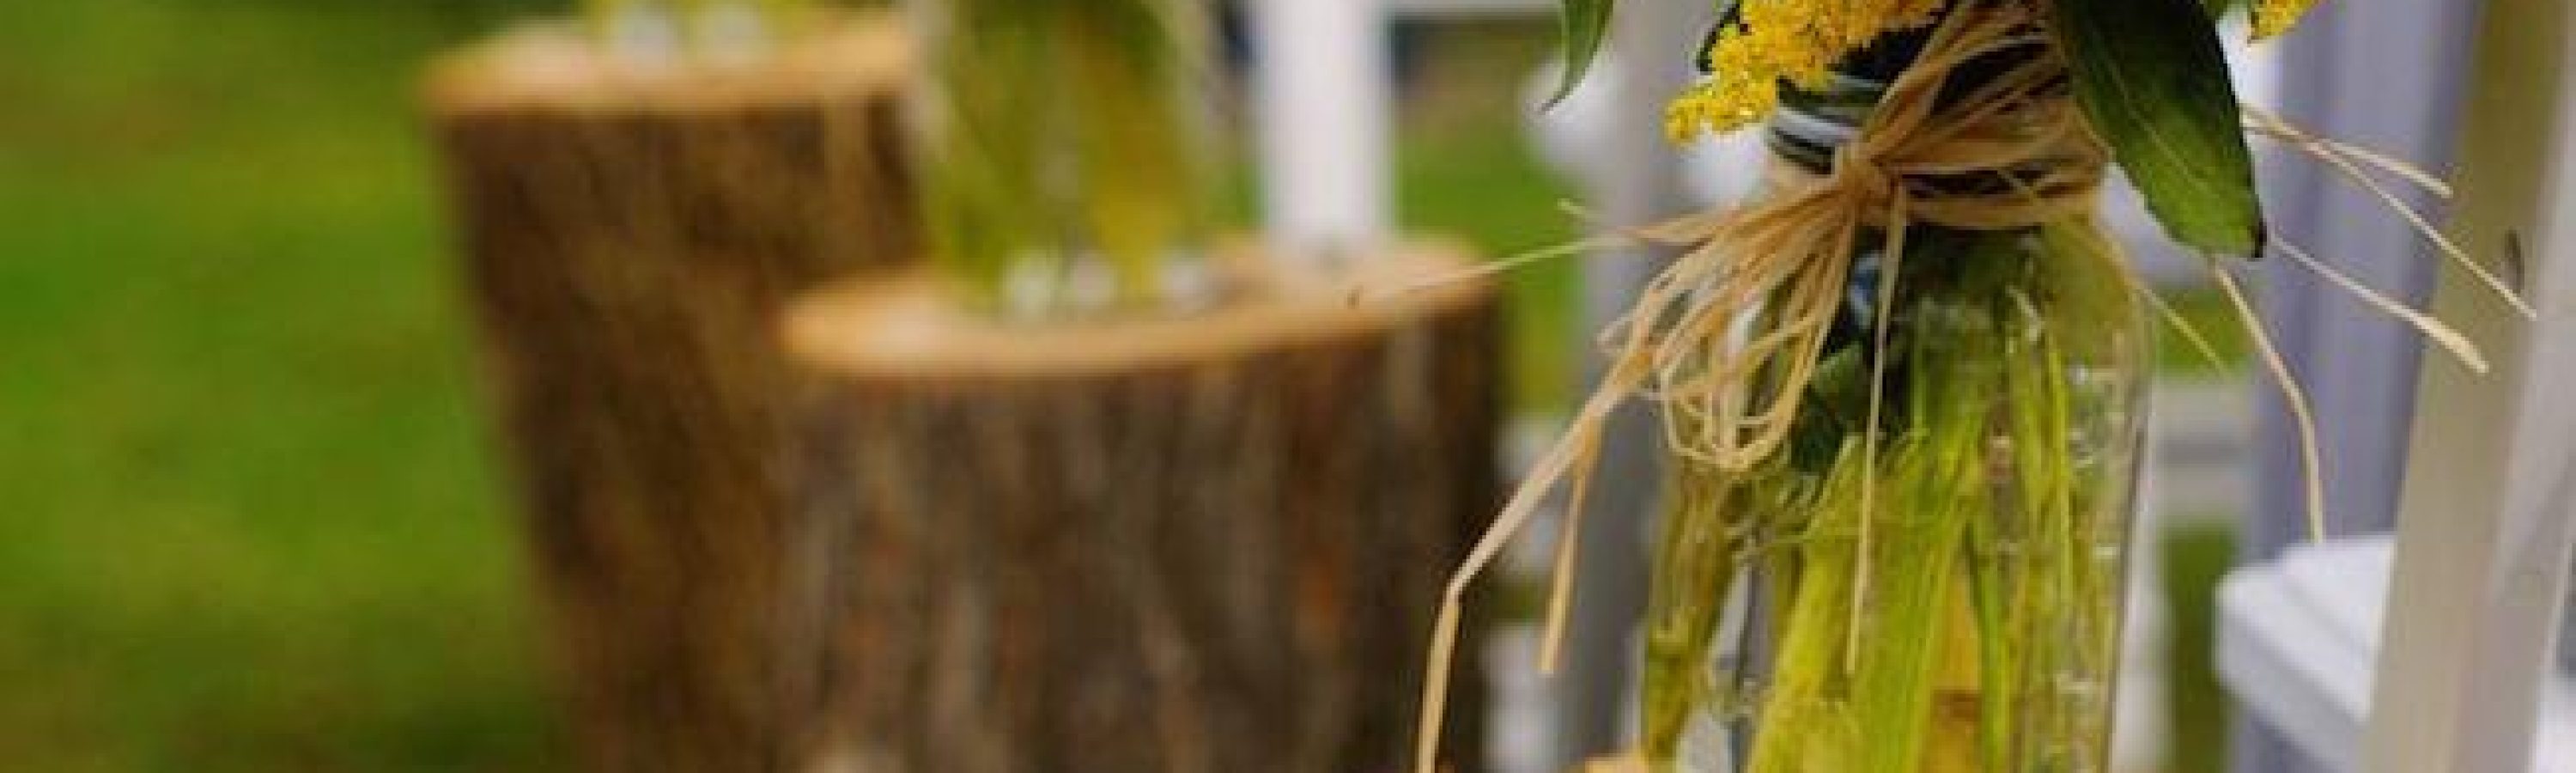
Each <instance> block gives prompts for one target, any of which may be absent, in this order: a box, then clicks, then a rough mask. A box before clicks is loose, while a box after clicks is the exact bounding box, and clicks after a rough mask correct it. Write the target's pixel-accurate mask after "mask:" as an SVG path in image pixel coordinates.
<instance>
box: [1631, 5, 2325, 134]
mask: <svg viewBox="0 0 2576 773" xmlns="http://www.w3.org/2000/svg"><path fill="white" fill-rule="evenodd" d="M2274 1H2276V2H2278V1H2281V0H2274ZM2289 1H2292V2H2296V1H2300V0H2289ZM2308 1H2313V0H2308ZM1947 2H1948V0H1743V4H1742V5H1741V6H1739V8H1738V11H1739V13H1740V14H1741V16H1740V18H1738V19H1737V20H1736V21H1735V22H1734V23H1733V24H1731V25H1729V26H1728V27H1727V28H1725V29H1723V30H1720V31H1719V32H1718V37H1717V40H1716V41H1715V42H1713V43H1712V44H1711V49H1710V51H1709V52H1708V53H1709V70H1710V74H1709V76H1708V78H1706V79H1705V80H1702V81H1701V82H1700V83H1699V84H1697V85H1695V86H1692V87H1691V88H1690V90H1688V91H1685V92H1683V93H1682V94H1681V96H1679V97H1676V98H1675V99H1674V100H1673V103H1672V106H1671V108H1670V109H1668V110H1667V111H1666V112H1665V117H1664V130H1665V133H1666V134H1668V135H1670V136H1671V137H1672V138H1673V141H1675V142H1685V141H1688V140H1690V139H1693V138H1695V137H1697V136H1699V135H1700V134H1702V133H1722V132H1728V131H1733V130H1736V129H1740V128H1743V127H1745V126H1747V125H1750V124H1752V123H1753V122H1755V121H1759V120H1762V118H1763V116H1766V115H1769V114H1770V113H1771V111H1772V110H1773V109H1774V108H1777V107H1778V106H1779V104H1780V94H1779V84H1780V82H1781V81H1788V82H1789V83H1791V84H1795V85H1797V86H1798V87H1800V88H1817V87H1821V86H1823V85H1824V84H1825V82H1826V80H1827V79H1828V78H1829V77H1830V76H1831V75H1832V74H1833V66H1834V63H1836V62H1839V61H1841V60H1842V59H1843V57H1845V56H1849V55H1850V54H1851V53H1852V52H1853V51H1857V50H1860V49H1861V48H1862V47H1865V46H1868V45H1869V44H1870V43H1871V42H1872V41H1875V40H1877V39H1878V38H1879V36H1881V35H1884V34H1887V33H1888V32H1890V31H1893V30H1901V29H1908V28H1912V27H1917V26H1921V25H1923V24H1924V23H1926V22H1929V21H1930V20H1931V19H1932V17H1933V15H1934V14H1936V13H1938V12H1939V11H1940V10H1941V8H1942V6H1943V5H1944V4H1946V3H1947Z"/></svg>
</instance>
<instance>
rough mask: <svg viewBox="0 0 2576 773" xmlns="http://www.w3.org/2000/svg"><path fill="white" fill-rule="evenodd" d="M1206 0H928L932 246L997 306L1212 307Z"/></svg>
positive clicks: (1053, 315) (919, 137)
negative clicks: (1207, 280)
mask: <svg viewBox="0 0 2576 773" xmlns="http://www.w3.org/2000/svg"><path fill="white" fill-rule="evenodd" d="M1206 7H1207V3H1205V2H1200V1H1198V0H1078V1H1074V0H911V3H910V5H909V7H908V10H909V11H910V12H911V14H912V17H913V18H914V20H915V25H916V31H917V33H918V34H917V35H916V37H917V39H918V40H919V41H920V45H921V46H922V53H923V56H922V57H921V59H920V61H921V67H922V68H923V75H924V76H925V82H924V88H921V89H919V90H918V96H917V101H916V102H915V103H914V110H913V114H914V117H913V120H914V122H915V129H916V137H915V142H914V147H915V148H916V151H915V152H916V153H917V154H918V161H919V163H918V164H916V167H915V168H917V169H919V170H920V175H921V179H920V184H921V185H922V188H923V190H922V193H923V201H924V207H925V210H926V211H925V212H924V213H923V215H924V219H925V220H926V222H927V223H928V224H929V227H930V242H931V244H930V248H931V250H932V253H933V258H934V259H935V260H936V262H937V263H938V264H939V265H940V266H941V267H942V268H944V269H945V270H947V271H948V273H949V275H950V276H951V277H952V278H955V279H958V280H961V283H962V284H963V285H964V286H965V287H966V288H967V289H968V290H970V291H971V292H972V293H973V294H974V295H975V300H976V301H977V302H979V303H981V304H984V305H985V306H986V307H987V310H988V311H991V312H994V313H997V314H1000V315H1002V316H1004V317H1008V318H1019V319H1064V318H1069V317H1070V318H1080V317H1086V316H1096V315H1101V314H1107V313H1117V312H1136V311H1166V312H1168V311H1172V310H1175V309H1176V308H1186V307H1188V306H1192V305H1196V304H1199V303H1203V302H1205V300H1206V299H1205V298H1204V295H1205V294H1206V293H1207V292H1208V288H1206V287H1204V286H1203V285H1204V280H1203V277H1204V276H1205V272H1204V271H1203V265H1202V260H1203V256H1204V254H1205V252H1206V250H1205V240H1206V239H1207V236H1208V221H1209V212H1208V205H1209V202H1210V201H1211V200H1212V197H1211V196H1210V195H1209V193H1210V190H1211V187H1212V186H1211V179H1212V175H1211V170H1212V168H1213V164H1212V163H1210V152H1211V148H1212V147H1213V146H1212V143H1211V141H1210V137H1211V134H1210V132H1209V129H1210V125H1209V124H1210V118H1211V114H1212V110H1211V109H1210V108H1209V105H1210V101H1209V100H1208V99H1207V98H1206V97H1207V95H1206V93H1205V90H1206V86H1207V83H1208V75H1207V69H1206V59H1207V38H1208V35H1209V33H1210V29H1209V27H1210V20H1209V19H1208V17H1207V10H1206Z"/></svg>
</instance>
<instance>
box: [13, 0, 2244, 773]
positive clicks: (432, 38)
mask: <svg viewBox="0 0 2576 773" xmlns="http://www.w3.org/2000/svg"><path fill="white" fill-rule="evenodd" d="M559 5H562V4H561V3H558V2H547V1H546V0H78V2H33V1H26V2H9V3H5V4H0V527H5V531H0V760H5V762H0V767H6V768H7V769H9V770H23V771H46V772H51V771H62V772H67V773H68V772H74V771H102V772H104V771H157V770H191V771H208V772H210V773H216V772H221V771H297V770H367V771H429V770H476V771H542V770H559V769H564V768H565V767H566V763H567V755H566V753H565V751H564V750H563V748H562V742H561V740H560V738H559V728H558V721H557V718H556V716H555V715H554V713H553V712H552V709H551V707H550V704H549V703H548V702H547V696H546V688H545V686H544V680H543V676H542V668H543V666H542V662H541V661H542V657H541V656H542V652H543V650H542V648H541V646H540V642H539V641H538V636H537V629H536V625H535V619H534V617H535V613H534V611H533V610H532V609H531V603H530V598H529V594H528V593H527V591H526V590H525V587H526V583H525V579H526V578H525V575H526V573H527V569H526V568H525V566H524V563H525V562H524V560H523V559H524V557H523V555H522V551H521V548H520V540H519V531H518V527H517V525H516V521H515V519H514V516H513V514H512V513H511V512H510V511H509V509H508V504H509V500H508V497H506V496H505V494H504V491H503V490H502V487H501V484H500V478H501V474H500V465H499V463H498V462H497V461H496V459H495V454H494V453H492V451H493V449H494V448H495V445H496V444H495V441H494V438H493V436H492V435H493V433H492V431H491V427H490V421H489V420H488V419H487V417H486V414H485V412H484V410H483V408H484V402H483V396H482V394H481V393H480V392H479V385H478V378H477V375H476V371H475V367H474V365H475V362H474V352H473V351H472V347H471V344H470V342H469V335H468V333H469V329H468V325H467V320H466V316H465V313H464V310H463V307H462V304H461V303H460V302H459V300H458V292H457V287H456V284H457V279H458V277H457V274H456V270H455V268H454V261H453V260H452V259H451V252H452V245H451V244H450V243H449V242H448V241H447V236H446V234H447V231H446V228H445V226H444V220H443V214H442V212H443V207H442V204H441V199H440V193H439V188H438V185H437V180H436V179H435V174H434V170H433V168H432V165H431V163H430V158H429V148H428V145H427V143H426V141H425V139H424V137H423V136H421V130H420V123H419V121H418V118H417V115H418V107H417V99H416V79H417V78H418V75H419V72H420V70H421V67H422V66H423V65H424V63H425V62H426V61H427V59H428V58H429V57H431V56H432V55H433V54H434V53H435V52H438V51H439V50H441V49H442V48H446V47H450V46H453V45H457V44H460V43H462V42H464V41H467V40H469V39H472V38H475V37H478V36H481V35H485V34H489V33H491V32H493V31H495V30H497V29H499V28H501V27H502V26H503V25H505V24H506V23H507V22H509V21H511V20H513V19H520V18H525V17H528V16H532V15H537V14H546V13H555V12H560V11H562V10H564V9H562V8H560V7H558V6H559ZM1555 35H1556V26H1555V22H1554V21H1553V20H1552V19H1551V18H1549V17H1548V16H1546V15H1543V14H1535V15H1534V14H1528V13H1503V14H1481V13H1476V14H1463V15H1456V16H1448V15H1422V16H1410V17H1407V19H1406V20H1405V21H1404V22H1403V23H1402V24H1401V26H1400V28H1399V31H1398V34H1397V36H1396V40H1397V45H1398V48H1399V52H1398V59H1397V61H1398V62H1399V65H1400V66H1399V71H1400V73H1401V77H1402V83H1401V85H1400V89H1401V91H1400V95H1401V99H1400V100H1399V104H1400V105H1401V113H1400V120H1401V126H1402V129H1401V140H1400V151H1399V158H1400V164H1399V175H1398V177H1399V180H1400V191H1401V198H1400V201H1401V205H1400V211H1401V213H1402V219H1403V222H1404V224H1405V225H1406V227H1408V228H1410V229H1414V230H1423V231H1437V232H1444V233H1450V234H1455V235H1459V236H1463V237H1465V238H1467V239H1468V240H1470V241H1472V242H1473V243H1474V244H1476V245H1477V246H1478V247H1480V248H1481V249H1482V250H1483V251H1484V252H1485V253H1486V254H1489V255H1495V256H1506V255H1512V254H1516V253H1521V252H1525V251H1528V250H1531V249H1535V248H1540V247H1545V246H1550V245H1554V244H1559V243H1562V242H1564V241H1566V240H1568V239H1570V238H1572V237H1573V236H1574V235H1575V233H1576V228H1575V226H1576V224H1575V223H1574V222H1573V221H1572V219H1571V218H1570V217H1569V216H1567V215H1565V214H1563V212H1562V210H1561V209H1560V207H1559V206H1558V205H1559V203H1560V202H1562V201H1565V200H1567V199H1568V198H1569V197H1571V196H1572V195H1573V193H1572V191H1573V186H1572V185H1571V184H1570V183H1569V182H1568V176H1564V175H1560V174H1558V173H1556V172H1554V171H1551V169H1550V167H1549V166H1548V165H1547V164H1546V163H1544V162H1542V161H1541V160H1539V156H1540V155H1541V154H1539V153H1538V152H1536V151H1534V150H1533V148H1534V147H1537V146H1538V143H1536V142H1535V141H1534V140H1532V139H1530V132H1529V131H1526V130H1525V129H1526V126H1527V124H1528V123H1529V122H1528V120H1527V119H1528V117H1529V112H1528V109H1527V108H1526V106H1525V105H1526V98H1525V93H1526V92H1527V90H1528V85H1529V84H1530V83H1531V82H1532V79H1533V78H1534V77H1537V76H1538V75H1539V73H1540V70H1541V69H1542V68H1543V67H1544V66H1545V62H1546V60H1547V59H1548V57H1549V54H1550V52H1551V51H1552V50H1553V46H1554V43H1555ZM1248 177H1249V175H1247V174H1238V175H1235V178H1236V179H1237V180H1244V179H1246V178H1248ZM1238 188H1239V191H1238V193H1237V194H1236V201H1235V202H1234V205H1233V211H1234V212H1236V213H1238V214H1237V217H1238V218H1241V217H1245V215H1243V214H1242V213H1246V212H1249V211H1250V209H1251V207H1250V205H1249V201H1250V198H1251V193H1250V188H1249V185H1248V183H1247V184H1243V185H1239V186H1238ZM1576 276H1577V268H1576V267H1575V266H1574V265H1572V264H1571V263H1570V262H1558V263H1551V264H1542V265H1540V266H1538V267H1534V268H1530V269H1527V270H1524V271H1521V272H1519V273H1518V274H1516V275H1515V279H1514V289H1513V291H1512V302H1513V305H1512V309H1513V312H1512V313H1513V317H1514V323H1513V328H1514V331H1515V332H1514V336H1515V344H1514V357H1513V363H1514V373H1515V378H1514V388H1515V404H1516V405H1517V406H1519V409H1520V412H1521V413H1522V414H1523V415H1525V416H1528V417H1531V418H1530V419H1528V421H1527V422H1526V423H1527V424H1528V425H1529V426H1530V427H1544V426H1546V418H1545V417H1547V416H1550V415H1551V414H1553V413H1554V412H1556V411H1557V410H1558V409H1559V408H1560V407H1561V406H1562V405H1563V404H1564V402H1565V400H1566V398H1567V396H1568V395H1569V394H1570V393H1571V392H1572V390H1573V386H1572V385H1573V381H1574V379H1575V377H1576V375H1577V373H1578V372H1579V368H1578V367H1577V360H1576V359H1575V357H1574V356H1573V349H1572V347H1571V342H1572V341H1574V340H1576V324H1575V317H1576V315H1575V314H1574V312H1573V310H1572V306H1573V299H1574V298H1575V297H1576V294H1575V293H1576V289H1577V288H1575V287H1574V282H1575V277H1576ZM2172 297H2173V298H2174V300H2175V301H2176V302H2177V304H2178V305H2180V306H2181V307H2182V308H2183V309H2184V310H2185V312H2186V314H2187V315H2190V316H2194V317H2196V318H2202V319H2206V320H2212V321H2210V322H2208V323H2207V324H2204V327H2205V328H2208V329H2210V330H2213V331H2223V330H2225V329H2228V328H2227V326H2225V325H2223V324H2220V323H2218V322H2216V321H2215V320H2218V319H2221V318H2222V311H2221V309H2222V305H2221V304H2222V302H2221V301H2219V300H2218V299H2217V298H2216V297H2215V296H2214V295H2208V294H2205V293H2202V292H2199V291H2196V290H2191V289H2189V288H2180V289H2176V290H2175V291H2173V293H2172ZM2219 343H2220V344H2221V348H2222V350H2223V355H2224V356H2223V357H2222V358H2221V361H2218V362H2208V361H2204V360H2201V359H2199V358H2198V357H2197V355H2194V354H2191V353H2189V352H2188V351H2182V350H2177V351H2176V352H2174V353H2173V354H2172V355H2171V356H2170V357H2168V362H2167V370H2168V371H2169V375H2170V376H2171V377H2172V379H2173V382H2174V384H2175V385H2177V387H2178V388H2180V389H2182V390H2184V391H2182V392H2179V393H2178V394H2182V395H2184V397H2183V398H2181V399H2183V400H2185V401H2186V404H2187V405H2199V406H2202V408H2203V410H2198V411H2197V412H2191V411H2186V413H2190V414H2191V415H2192V416H2194V417H2195V418H2193V419H2192V421H2197V422H2199V423H2200V424H2199V425H2195V426H2201V427H2202V429H2201V430H2197V431H2198V432H2200V434H2199V435H2194V436H2192V437H2193V438H2194V440H2195V442H2200V443H2201V444H2200V445H2197V446H2189V445H2187V446H2185V447H2184V449H2185V451H2184V452H2185V455H2186V456H2189V457H2190V458H2191V459H2195V460H2197V461H2196V462H2193V463H2194V464H2197V465H2199V466H2198V467H2190V466H2186V467H2184V468H2180V470H2181V471H2179V472H2174V473H2169V475H2172V476H2179V477H2175V478H2173V479H2175V480H2178V481H2179V480H2196V479H2190V478H2189V477H2188V476H2190V475H2193V474H2206V475H2209V476H2213V479H2212V480H2205V481H2201V482H2198V483H2186V484H2181V485H2187V486H2204V487H2207V490H2209V491H2212V492H2216V493H2214V494H2212V495H2210V496H2204V497H2199V498H2196V499H2192V500H2190V501H2191V502H2192V504H2187V505H2185V506H2181V507H2179V508H2175V509H2172V512H2170V513H2168V516H2169V517H2166V518H2164V519H2162V520H2160V521H2159V524H2160V525H2159V526H2158V527H2157V529H2158V531H2157V533H2156V534H2155V535H2154V536H2153V537H2152V538H2151V539H2149V540H2148V541H2147V542H2145V543H2142V544H2145V545H2148V546H2151V547H2153V548H2155V549H2157V550H2158V551H2159V552H2160V554H2161V556H2160V557H2161V559H2162V560H2161V561H2160V563H2161V564H2162V566H2163V569H2164V573H2163V580H2162V582H2164V583H2166V585H2165V587H2163V588H2160V589H2159V590H2165V591H2167V592H2166V593H2163V594H2160V595H2161V598H2162V599H2171V600H2172V601H2171V602H2167V601H2163V600H2157V601H2152V602H2150V603H2155V604H2159V605H2161V604H2167V603H2171V604H2173V606H2172V608H2171V610H2170V611H2171V615H2170V617H2169V618H2168V619H2169V620H2170V621H2171V625H2170V627H2169V629H2168V630H2170V631H2171V632H2172V633H2173V634H2174V635H2173V637H2172V640H2171V642H2170V643H2169V644H2159V645H2157V646H2159V647H2170V651H2171V652H2172V653H2175V656H2174V657H2173V658H2171V659H2170V663H2169V668H2167V669H2165V670H2162V671H2159V672H2158V673H2157V674H2156V675H2155V676H2154V677H2153V678H2155V679H2158V680H2160V681H2163V682H2164V683H2165V684H2166V685H2168V686H2169V687H2170V690H2169V693H2170V695H2171V696H2173V701H2172V706H2171V708H2170V709H2167V711H2169V716H2171V717H2172V718H2173V721H2172V722H2171V724H2172V725H2173V730H2174V732H2175V735H2176V736H2177V737H2179V738H2181V739H2182V740H2181V741H2180V742H2177V743H2174V744H2172V746H2173V748H2175V749H2178V750H2180V752H2179V754H2177V755H2176V756H2173V757H2172V758H2171V759H2170V762H2169V767H2170V769H2172V770H2181V771H2197V770H2213V769H2216V763H2215V760H2217V759H2219V757H2218V756H2216V755H2219V754H2222V753H2223V752H2222V751H2221V748H2220V747H2219V746H2218V744H2220V743H2221V742H2222V740H2221V737H2222V736H2223V732H2222V731H2223V724H2224V722H2225V716H2226V714H2225V710H2224V702H2223V701H2222V700H2221V699H2219V698H2218V697H2217V694H2216V687H2215V684H2214V682H2212V681H2211V679H2210V677H2209V675H2208V664H2207V656H2206V652H2207V637H2208V636H2209V628H2210V623H2209V620H2210V612H2209V609H2208V599H2209V596H2210V593H2211V588H2212V587H2214V585H2215V583H2216V582H2217V577H2218V575H2219V573H2220V572H2222V571H2223V570H2224V569H2225V568H2226V567H2227V565H2228V562H2229V560H2230V559H2229V556H2230V552H2231V550H2232V547H2231V546H2232V543H2233V539H2234V538H2233V534H2234V531H2235V526H2234V523H2233V517H2234V515H2235V513H2234V512H2233V511H2231V510H2230V509H2228V508H2229V507H2230V506H2231V505H2230V503H2232V502H2235V501H2238V499H2239V498H2240V497H2239V496H2238V494H2239V493H2241V492H2239V491H2238V488H2241V486H2242V482H2241V481H2235V480H2232V479H2228V478H2227V476H2229V475H2231V474H2233V473H2230V472H2229V471H2230V470H2233V469H2235V466H2236V464H2237V462H2239V461H2241V456H2242V453H2241V448H2239V447H2238V446H2237V445H2231V444H2241V440H2231V439H2230V438H2235V437H2237V436H2238V435H2241V434H2242V428H2243V426H2244V424H2245V422H2246V418H2245V417H2246V415H2247V414H2248V413H2249V411H2250V409H2249V408H2247V407H2246V406H2245V405H2244V404H2243V403H2245V402H2246V400H2245V399H2244V397H2243V395H2244V390H2243V389H2242V388H2241V387H2240V386H2238V385H2237V384H2236V383H2235V382H2234V381H2232V379H2233V378H2234V377H2235V375H2236V372H2237V370H2238V369H2240V368H2241V367H2242V356H2243V347H2242V345H2241V344H2240V343H2239V342H2237V341H2236V339H2235V338H2234V337H2228V336H2222V340H2221V341H2220V342H2219ZM2194 389H2197V390H2198V391H2196V392H2195V391H2191V390H2194ZM2194 395H2197V397H2194ZM2190 400H2201V401H2202V402H2200V403H2190V402H2188V401H2190ZM1521 434H1522V435H1524V436H1532V435H1535V434H1537V432H1536V430H1532V431H1530V432H1523V433H1521ZM1505 597H1506V598H1507V599H1511V600H1510V601H1507V602H1506V606H1507V607H1511V608H1515V609H1519V610H1521V611H1523V612H1525V611H1527V608H1528V607H1529V606H1531V602H1530V599H1532V598H1534V597H1535V594H1534V593H1532V592H1527V591H1523V592H1518V593H1508V594H1505Z"/></svg>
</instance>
